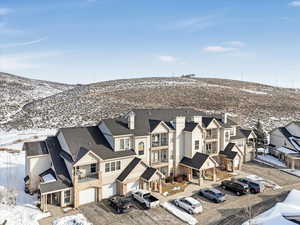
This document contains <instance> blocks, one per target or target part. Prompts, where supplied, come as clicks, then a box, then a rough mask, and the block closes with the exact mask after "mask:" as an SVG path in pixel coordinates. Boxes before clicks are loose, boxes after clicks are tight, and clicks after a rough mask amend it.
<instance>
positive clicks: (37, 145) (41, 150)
mask: <svg viewBox="0 0 300 225" xmlns="http://www.w3.org/2000/svg"><path fill="white" fill-rule="evenodd" d="M24 150H25V151H26V154H27V156H37V155H45V154H48V150H47V147H46V144H45V142H44V141H35V142H25V143H24Z"/></svg>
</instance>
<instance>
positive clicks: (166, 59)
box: [158, 55, 177, 62]
mask: <svg viewBox="0 0 300 225" xmlns="http://www.w3.org/2000/svg"><path fill="white" fill-rule="evenodd" d="M158 59H159V60H160V61H162V62H176V61H177V58H175V57H174V56H170V55H161V56H159V57H158Z"/></svg>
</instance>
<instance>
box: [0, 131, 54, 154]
mask: <svg viewBox="0 0 300 225" xmlns="http://www.w3.org/2000/svg"><path fill="white" fill-rule="evenodd" d="M56 132H57V129H28V130H23V131H17V130H11V131H9V132H4V131H0V150H1V149H2V150H6V149H7V150H16V151H21V150H22V148H23V144H24V142H28V141H38V140H43V139H46V137H47V136H51V135H55V134H56Z"/></svg>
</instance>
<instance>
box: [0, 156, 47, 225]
mask: <svg viewBox="0 0 300 225" xmlns="http://www.w3.org/2000/svg"><path fill="white" fill-rule="evenodd" d="M0 171H1V176H0V192H1V193H2V195H4V196H7V193H12V195H9V196H10V197H9V198H10V199H8V200H9V201H7V197H6V199H5V200H3V202H2V203H0V224H2V223H4V221H7V222H6V225H38V222H37V221H38V220H39V219H41V218H43V217H46V216H49V214H47V213H42V212H41V211H40V210H39V209H38V208H37V207H36V206H35V204H34V203H35V201H37V198H36V196H30V195H27V194H25V192H24V180H23V179H24V176H25V153H24V152H21V153H8V152H1V151H0ZM0 195H1V194H0ZM15 197H16V199H14V198H15Z"/></svg>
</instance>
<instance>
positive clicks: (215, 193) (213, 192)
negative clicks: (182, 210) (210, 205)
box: [199, 188, 226, 203]
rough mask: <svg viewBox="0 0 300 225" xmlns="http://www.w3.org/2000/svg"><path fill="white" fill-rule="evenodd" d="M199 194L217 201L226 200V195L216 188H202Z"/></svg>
mask: <svg viewBox="0 0 300 225" xmlns="http://www.w3.org/2000/svg"><path fill="white" fill-rule="evenodd" d="M199 195H201V196H203V197H205V198H207V199H209V200H212V201H214V202H216V203H219V202H224V201H225V200H226V195H225V194H224V193H223V192H221V191H219V190H217V189H215V188H206V189H202V190H200V191H199Z"/></svg>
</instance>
